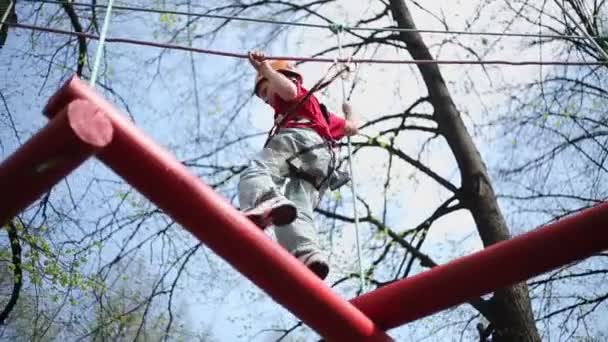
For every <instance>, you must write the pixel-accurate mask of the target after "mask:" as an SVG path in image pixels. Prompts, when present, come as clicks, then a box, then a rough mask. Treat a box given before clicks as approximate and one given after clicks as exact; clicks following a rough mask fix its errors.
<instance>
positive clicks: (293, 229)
mask: <svg viewBox="0 0 608 342" xmlns="http://www.w3.org/2000/svg"><path fill="white" fill-rule="evenodd" d="M318 195H319V193H318V191H317V189H315V187H314V186H313V185H312V184H311V183H309V182H308V181H305V180H303V179H300V178H291V179H290V180H289V182H288V183H287V188H286V190H285V196H287V198H289V200H291V201H292V202H293V203H294V204H295V205H296V208H297V217H296V219H295V221H293V222H292V223H290V224H287V225H283V226H279V227H277V228H276V229H275V235H276V237H277V240H278V242H279V243H280V244H281V245H282V246H283V247H284V248H285V249H287V250H288V251H289V252H290V253H291V254H293V255H294V256H295V257H297V258H298V259H300V261H301V262H302V263H304V265H306V266H308V268H310V270H311V271H313V272H314V273H315V274H316V275H317V276H318V277H319V278H321V279H325V277H326V276H327V274H328V273H329V264H328V262H327V257H326V255H325V254H324V253H323V252H322V251H321V248H320V246H319V240H318V235H317V229H316V227H315V223H314V220H313V210H314V207H315V206H316V203H317V201H318Z"/></svg>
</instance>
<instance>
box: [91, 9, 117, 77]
mask: <svg viewBox="0 0 608 342" xmlns="http://www.w3.org/2000/svg"><path fill="white" fill-rule="evenodd" d="M113 3H114V0H109V1H108V7H107V10H106V16H105V18H104V19H103V27H102V28H101V36H100V37H99V44H97V51H96V52H95V62H94V63H93V72H92V73H91V81H90V82H89V83H90V85H91V87H92V88H95V83H96V82H97V75H98V74H99V64H100V63H101V56H102V55H103V47H104V45H105V42H106V34H107V33H108V27H109V26H110V16H111V14H112V4H113Z"/></svg>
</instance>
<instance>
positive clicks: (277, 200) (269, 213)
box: [244, 192, 298, 229]
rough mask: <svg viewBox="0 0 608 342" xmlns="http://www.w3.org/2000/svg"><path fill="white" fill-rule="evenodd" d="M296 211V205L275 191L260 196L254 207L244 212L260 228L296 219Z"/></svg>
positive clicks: (288, 222) (284, 223) (279, 224)
mask: <svg viewBox="0 0 608 342" xmlns="http://www.w3.org/2000/svg"><path fill="white" fill-rule="evenodd" d="M271 196H272V197H271ZM297 213H298V210H297V209H296V206H295V205H294V204H293V203H292V202H291V201H290V200H288V199H287V198H285V197H283V196H281V195H279V194H277V193H275V192H270V193H269V194H267V195H264V196H262V198H261V199H260V203H259V204H258V205H257V206H256V207H255V208H253V209H249V210H246V211H245V212H244V214H245V216H247V218H248V219H249V220H251V221H252V222H253V223H255V224H256V225H257V226H258V227H260V228H262V229H264V228H266V227H268V226H271V225H275V226H282V225H286V224H290V223H292V222H293V221H294V220H295V219H296V215H297Z"/></svg>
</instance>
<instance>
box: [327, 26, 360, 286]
mask: <svg viewBox="0 0 608 342" xmlns="http://www.w3.org/2000/svg"><path fill="white" fill-rule="evenodd" d="M334 29H335V30H332V32H334V33H335V35H336V38H337V40H338V57H339V59H342V39H341V36H342V30H343V26H341V25H339V26H336V27H335V28H334ZM341 81H342V82H340V83H341V84H342V103H346V101H347V97H346V81H345V80H344V78H342V79H341ZM344 115H345V116H346V113H344ZM346 140H347V144H346V148H347V151H348V171H349V172H350V190H351V194H352V197H353V216H354V219H355V242H356V245H357V263H358V266H359V281H360V283H361V291H364V292H365V275H364V274H363V261H362V257H361V242H360V230H359V213H358V211H357V187H356V182H355V180H356V178H355V171H354V169H353V152H352V143H351V138H350V136H349V137H347V139H346Z"/></svg>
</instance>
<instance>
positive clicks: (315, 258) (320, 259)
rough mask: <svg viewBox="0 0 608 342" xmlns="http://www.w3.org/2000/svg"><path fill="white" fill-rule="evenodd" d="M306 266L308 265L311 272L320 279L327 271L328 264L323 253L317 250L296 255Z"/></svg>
mask: <svg viewBox="0 0 608 342" xmlns="http://www.w3.org/2000/svg"><path fill="white" fill-rule="evenodd" d="M298 260H300V261H301V262H302V263H303V264H304V265H306V267H308V268H309V269H310V270H311V271H312V273H314V274H316V275H317V277H319V278H321V280H325V278H326V277H327V274H328V273H329V265H328V264H327V260H326V259H325V257H324V256H323V254H321V253H319V252H310V253H306V254H303V255H300V256H299V257H298Z"/></svg>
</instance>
